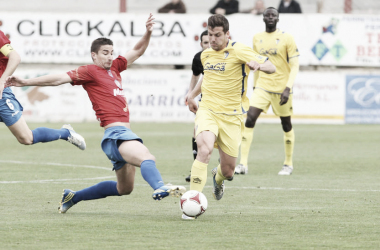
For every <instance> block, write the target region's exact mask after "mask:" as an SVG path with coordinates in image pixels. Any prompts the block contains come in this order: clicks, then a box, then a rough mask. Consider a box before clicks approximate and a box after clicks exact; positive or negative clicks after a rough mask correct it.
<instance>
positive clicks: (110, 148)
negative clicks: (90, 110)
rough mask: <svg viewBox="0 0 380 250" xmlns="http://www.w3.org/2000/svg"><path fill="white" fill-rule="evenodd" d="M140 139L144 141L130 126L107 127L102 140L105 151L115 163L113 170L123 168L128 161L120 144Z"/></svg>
mask: <svg viewBox="0 0 380 250" xmlns="http://www.w3.org/2000/svg"><path fill="white" fill-rule="evenodd" d="M133 140H136V141H139V142H141V143H143V141H142V140H141V138H139V137H138V136H137V135H136V134H135V133H133V132H132V130H130V129H129V128H126V127H123V126H116V127H110V128H107V129H106V131H105V132H104V136H103V139H102V142H101V146H102V149H103V152H104V153H105V154H106V155H107V157H108V159H110V160H111V162H112V164H113V170H118V169H121V168H122V167H123V166H124V164H126V163H127V162H126V161H125V160H124V159H123V157H122V156H121V155H120V152H119V146H120V144H121V143H122V142H123V141H133Z"/></svg>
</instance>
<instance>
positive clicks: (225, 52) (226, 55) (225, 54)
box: [224, 51, 230, 59]
mask: <svg viewBox="0 0 380 250" xmlns="http://www.w3.org/2000/svg"><path fill="white" fill-rule="evenodd" d="M229 54H230V52H228V51H224V59H226V58H227V57H228V55H229Z"/></svg>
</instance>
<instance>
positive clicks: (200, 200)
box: [179, 190, 208, 217]
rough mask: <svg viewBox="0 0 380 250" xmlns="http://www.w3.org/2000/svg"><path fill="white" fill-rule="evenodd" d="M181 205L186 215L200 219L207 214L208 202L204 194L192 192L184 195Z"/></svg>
mask: <svg viewBox="0 0 380 250" xmlns="http://www.w3.org/2000/svg"><path fill="white" fill-rule="evenodd" d="M179 205H180V207H181V210H182V212H183V213H184V214H185V215H187V216H189V217H198V216H200V215H202V214H203V213H204V212H206V209H207V205H208V202H207V199H206V196H205V195H204V194H203V193H201V192H198V191H196V190H190V191H187V192H186V193H184V194H183V195H182V197H181V201H180V204H179Z"/></svg>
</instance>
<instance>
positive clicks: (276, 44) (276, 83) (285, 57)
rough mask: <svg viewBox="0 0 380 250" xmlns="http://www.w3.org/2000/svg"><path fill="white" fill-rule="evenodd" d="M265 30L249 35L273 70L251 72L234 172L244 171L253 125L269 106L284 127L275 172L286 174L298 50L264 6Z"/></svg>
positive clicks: (289, 160)
mask: <svg viewBox="0 0 380 250" xmlns="http://www.w3.org/2000/svg"><path fill="white" fill-rule="evenodd" d="M263 16H264V23H265V32H261V33H259V34H256V35H255V37H254V38H253V49H254V51H255V52H257V53H259V54H261V55H262V56H267V57H269V60H270V61H271V62H272V63H273V64H274V65H275V66H276V73H274V74H271V75H268V74H267V73H265V72H255V74H254V86H255V87H254V91H253V94H252V97H251V98H250V107H249V110H248V113H247V120H246V122H245V129H244V132H243V138H242V143H241V155H240V164H239V165H238V166H236V168H235V174H247V173H248V154H249V148H250V146H251V143H252V138H253V128H254V126H255V123H256V120H257V118H258V117H259V115H260V113H261V112H266V111H267V110H268V108H269V106H270V105H271V106H272V109H273V112H274V113H275V115H277V116H279V117H280V119H281V124H282V129H283V130H284V144H285V161H284V165H283V167H282V169H281V171H280V172H279V173H278V174H279V175H290V174H291V173H292V172H293V148H294V131H293V128H292V123H291V119H290V117H291V115H292V114H293V105H292V98H293V95H292V87H293V83H294V80H295V77H296V75H297V73H298V70H299V63H298V57H299V52H298V49H297V46H296V44H295V42H294V39H293V37H292V36H291V35H289V34H288V33H285V32H283V31H281V30H280V29H277V28H276V26H277V22H278V21H279V18H278V11H277V10H276V9H275V8H273V7H269V8H267V9H266V10H265V11H264V13H263Z"/></svg>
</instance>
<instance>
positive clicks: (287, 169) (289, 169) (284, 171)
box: [278, 165, 293, 175]
mask: <svg viewBox="0 0 380 250" xmlns="http://www.w3.org/2000/svg"><path fill="white" fill-rule="evenodd" d="M292 172H293V166H288V165H284V166H282V169H281V171H280V172H278V175H291V174H292Z"/></svg>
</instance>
